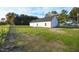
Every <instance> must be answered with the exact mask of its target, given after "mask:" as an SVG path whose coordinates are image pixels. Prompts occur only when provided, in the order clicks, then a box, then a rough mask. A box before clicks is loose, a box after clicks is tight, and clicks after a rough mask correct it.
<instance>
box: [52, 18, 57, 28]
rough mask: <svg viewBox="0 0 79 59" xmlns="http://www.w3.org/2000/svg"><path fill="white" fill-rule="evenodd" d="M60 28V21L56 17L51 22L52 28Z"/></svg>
mask: <svg viewBox="0 0 79 59" xmlns="http://www.w3.org/2000/svg"><path fill="white" fill-rule="evenodd" d="M57 26H58V19H57V18H56V17H54V18H53V19H52V21H51V27H57Z"/></svg>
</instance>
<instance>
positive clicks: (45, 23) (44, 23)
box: [30, 21, 51, 28]
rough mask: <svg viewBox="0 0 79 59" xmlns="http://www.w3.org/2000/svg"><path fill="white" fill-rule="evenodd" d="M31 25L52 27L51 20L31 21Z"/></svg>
mask: <svg viewBox="0 0 79 59" xmlns="http://www.w3.org/2000/svg"><path fill="white" fill-rule="evenodd" d="M30 26H32V27H49V28H50V27H51V21H46V22H31V23H30Z"/></svg>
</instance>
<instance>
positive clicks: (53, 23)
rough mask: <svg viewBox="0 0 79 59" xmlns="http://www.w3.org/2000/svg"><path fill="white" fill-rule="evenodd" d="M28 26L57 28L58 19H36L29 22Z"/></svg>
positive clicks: (50, 17)
mask: <svg viewBox="0 0 79 59" xmlns="http://www.w3.org/2000/svg"><path fill="white" fill-rule="evenodd" d="M30 26H32V27H48V28H52V27H57V26H58V19H57V17H56V16H48V17H44V18H40V19H36V20H33V21H31V22H30Z"/></svg>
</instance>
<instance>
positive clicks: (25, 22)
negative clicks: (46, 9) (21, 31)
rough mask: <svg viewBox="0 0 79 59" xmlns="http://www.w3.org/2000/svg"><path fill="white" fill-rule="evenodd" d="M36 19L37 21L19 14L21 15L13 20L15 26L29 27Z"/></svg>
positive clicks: (32, 17) (34, 18) (33, 17)
mask: <svg viewBox="0 0 79 59" xmlns="http://www.w3.org/2000/svg"><path fill="white" fill-rule="evenodd" d="M36 19H38V17H35V16H28V15H25V14H21V15H16V17H15V19H14V23H15V25H29V23H30V22H31V21H32V20H36Z"/></svg>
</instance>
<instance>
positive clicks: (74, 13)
mask: <svg viewBox="0 0 79 59" xmlns="http://www.w3.org/2000/svg"><path fill="white" fill-rule="evenodd" d="M77 13H79V8H77V7H74V8H72V10H71V11H70V13H69V17H70V18H71V19H73V21H77Z"/></svg>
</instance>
